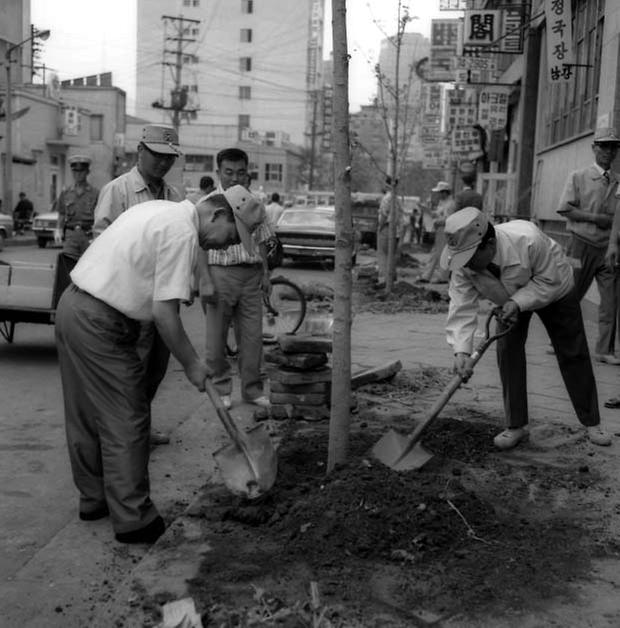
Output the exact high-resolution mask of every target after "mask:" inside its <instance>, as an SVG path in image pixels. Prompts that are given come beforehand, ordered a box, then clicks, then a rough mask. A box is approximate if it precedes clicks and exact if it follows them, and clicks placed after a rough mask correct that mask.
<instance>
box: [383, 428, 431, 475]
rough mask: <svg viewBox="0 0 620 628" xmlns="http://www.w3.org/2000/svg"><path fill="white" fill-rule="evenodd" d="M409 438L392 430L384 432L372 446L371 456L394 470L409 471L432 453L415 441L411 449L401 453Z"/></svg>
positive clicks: (422, 462) (407, 444)
mask: <svg viewBox="0 0 620 628" xmlns="http://www.w3.org/2000/svg"><path fill="white" fill-rule="evenodd" d="M409 443H410V440H409V438H408V437H407V436H403V435H402V434H399V433H398V432H395V431H394V430H390V431H389V432H387V433H386V434H384V435H383V436H382V437H381V438H380V439H379V440H378V441H377V442H376V444H375V446H374V447H373V448H372V454H373V456H374V457H375V458H376V459H377V460H379V462H382V463H383V464H384V465H386V466H388V467H390V468H391V469H394V470H395V471H411V470H412V469H419V468H420V467H423V466H424V465H425V464H426V463H427V462H428V461H429V460H430V459H431V458H432V457H433V454H432V453H431V452H430V451H427V450H426V449H424V447H422V445H420V443H416V445H415V446H414V447H413V449H412V450H411V451H409V452H407V454H406V455H403V454H404V453H405V452H406V451H407V448H408V447H409Z"/></svg>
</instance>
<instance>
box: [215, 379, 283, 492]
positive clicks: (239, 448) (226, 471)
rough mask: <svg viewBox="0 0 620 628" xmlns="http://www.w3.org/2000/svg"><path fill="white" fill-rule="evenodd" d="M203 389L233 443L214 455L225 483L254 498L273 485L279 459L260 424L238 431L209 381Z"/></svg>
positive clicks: (231, 488)
mask: <svg viewBox="0 0 620 628" xmlns="http://www.w3.org/2000/svg"><path fill="white" fill-rule="evenodd" d="M205 389H206V391H207V394H208V395H209V399H211V403H212V404H213V405H214V407H215V409H216V411H217V416H218V417H219V419H220V421H221V422H222V424H223V425H224V428H225V429H226V432H227V433H228V436H229V437H230V439H231V440H232V444H230V445H224V447H221V448H220V449H218V450H217V451H216V452H214V454H213V457H214V458H215V462H216V464H217V466H218V468H219V470H220V473H221V474H222V479H223V480H224V484H225V485H226V487H227V488H228V489H229V490H230V491H232V492H233V493H235V494H236V495H242V496H244V497H247V498H248V499H256V498H257V497H260V496H261V495H263V494H264V493H266V492H267V491H268V490H269V489H270V488H271V487H272V486H273V484H274V482H275V481H276V475H277V473H278V458H277V455H276V452H275V449H274V448H273V443H272V442H271V439H270V438H269V434H267V433H266V432H265V430H264V427H263V425H257V426H255V427H253V428H252V429H250V430H248V431H247V432H243V431H241V430H239V428H238V427H237V425H236V424H235V422H234V421H233V419H232V417H231V416H230V413H229V412H228V410H227V409H226V408H225V407H224V404H223V403H222V400H221V398H220V396H219V394H218V392H217V390H216V389H215V386H214V385H213V382H211V380H210V379H207V380H206V381H205Z"/></svg>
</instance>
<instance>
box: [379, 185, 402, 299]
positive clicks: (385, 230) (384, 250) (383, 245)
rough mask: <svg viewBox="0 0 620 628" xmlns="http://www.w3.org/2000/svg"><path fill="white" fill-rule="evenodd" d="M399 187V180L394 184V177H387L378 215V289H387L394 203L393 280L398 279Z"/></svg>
mask: <svg viewBox="0 0 620 628" xmlns="http://www.w3.org/2000/svg"><path fill="white" fill-rule="evenodd" d="M396 185H398V179H396V180H394V181H393V182H392V177H390V176H387V177H386V179H385V185H384V187H383V198H382V199H381V202H380V203H379V211H378V214H377V270H378V274H377V287H378V288H383V287H385V282H386V278H387V272H388V264H389V259H388V256H389V246H390V218H391V216H392V204H393V202H394V221H395V223H396V225H395V242H394V268H393V269H392V278H393V279H394V280H395V279H396V259H397V258H396V254H397V251H398V244H399V240H398V237H399V236H400V230H401V226H402V224H403V206H402V204H401V202H400V200H399V199H398V197H396V198H395V199H394V187H395V186H396Z"/></svg>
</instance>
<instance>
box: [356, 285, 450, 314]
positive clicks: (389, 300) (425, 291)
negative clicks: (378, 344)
mask: <svg viewBox="0 0 620 628" xmlns="http://www.w3.org/2000/svg"><path fill="white" fill-rule="evenodd" d="M354 290H355V294H354V307H353V309H354V310H355V311H356V312H372V313H374V314H396V313H397V312H424V313H429V314H437V313H439V312H447V311H448V295H447V291H446V292H440V291H439V290H433V289H431V288H426V287H423V286H416V285H414V284H411V283H408V282H407V281H397V282H396V283H395V284H394V285H393V287H392V292H391V293H390V294H389V295H387V296H386V295H385V290H384V289H377V288H376V287H375V286H374V284H373V283H372V282H370V281H361V280H360V281H358V282H357V283H356V285H355V289H354Z"/></svg>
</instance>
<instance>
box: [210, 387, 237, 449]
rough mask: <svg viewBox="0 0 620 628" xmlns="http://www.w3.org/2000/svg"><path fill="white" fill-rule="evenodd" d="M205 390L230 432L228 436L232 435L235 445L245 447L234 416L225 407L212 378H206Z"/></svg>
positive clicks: (225, 427) (227, 430)
mask: <svg viewBox="0 0 620 628" xmlns="http://www.w3.org/2000/svg"><path fill="white" fill-rule="evenodd" d="M205 391H206V393H207V395H208V396H209V399H210V400H211V403H212V404H213V406H214V407H215V410H216V412H217V416H218V417H219V419H220V421H221V422H222V424H223V425H224V429H225V430H226V432H227V433H228V436H230V439H231V440H232V441H233V443H235V445H237V447H239V448H241V449H243V443H242V442H241V438H240V435H239V430H238V428H237V426H236V425H235V422H234V421H233V418H232V417H231V416H230V413H229V412H228V410H227V409H226V408H225V407H224V404H223V403H222V398H221V397H220V395H219V393H218V392H217V389H216V388H215V385H214V384H213V382H212V381H211V379H210V378H208V377H207V379H206V380H205Z"/></svg>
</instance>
